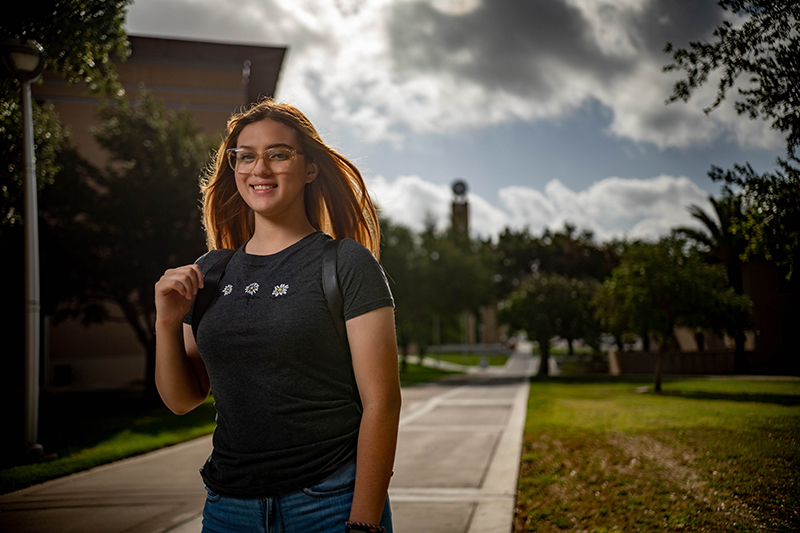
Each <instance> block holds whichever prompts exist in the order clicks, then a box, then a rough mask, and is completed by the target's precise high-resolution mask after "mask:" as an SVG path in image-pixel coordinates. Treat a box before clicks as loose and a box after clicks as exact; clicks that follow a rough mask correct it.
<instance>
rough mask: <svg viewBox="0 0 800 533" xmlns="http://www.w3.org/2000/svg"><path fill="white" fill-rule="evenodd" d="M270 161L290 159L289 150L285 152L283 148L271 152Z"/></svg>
mask: <svg viewBox="0 0 800 533" xmlns="http://www.w3.org/2000/svg"><path fill="white" fill-rule="evenodd" d="M269 159H270V161H286V160H287V159H289V152H284V151H283V150H276V151H274V152H270V153H269Z"/></svg>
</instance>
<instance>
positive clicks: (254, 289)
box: [244, 282, 259, 296]
mask: <svg viewBox="0 0 800 533" xmlns="http://www.w3.org/2000/svg"><path fill="white" fill-rule="evenodd" d="M258 289H259V285H258V283H256V282H253V283H251V284H250V285H248V286H247V287H245V288H244V292H246V293H247V294H249V295H250V296H253V295H255V293H257V292H258Z"/></svg>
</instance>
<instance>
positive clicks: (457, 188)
mask: <svg viewBox="0 0 800 533" xmlns="http://www.w3.org/2000/svg"><path fill="white" fill-rule="evenodd" d="M453 192H454V193H455V194H457V195H458V196H464V195H465V194H467V184H466V183H464V182H463V181H461V180H458V181H455V182H453Z"/></svg>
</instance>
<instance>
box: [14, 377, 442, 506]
mask: <svg viewBox="0 0 800 533" xmlns="http://www.w3.org/2000/svg"><path fill="white" fill-rule="evenodd" d="M449 374H452V372H445V371H442V370H438V369H434V368H426V367H421V366H418V365H412V364H409V365H408V366H407V367H406V370H405V371H403V372H401V384H402V386H404V387H408V386H411V385H415V384H417V383H423V382H426V381H432V380H436V379H440V378H442V377H444V376H446V375H449ZM214 416H215V411H214V404H213V400H212V399H211V398H209V399H208V400H206V402H205V403H203V404H202V405H200V406H199V407H198V408H196V409H194V410H193V411H191V412H190V413H187V414H185V415H182V416H178V415H175V414H173V413H172V412H170V411H169V410H168V409H167V408H166V407H164V406H163V405H162V406H158V407H151V406H150V407H149V406H147V405H146V404H144V402H143V400H142V399H141V398H139V397H134V396H123V395H120V394H108V393H85V394H69V395H59V396H53V397H50V398H44V399H43V401H42V405H41V409H40V419H41V423H40V427H41V428H42V429H41V431H40V434H39V441H40V442H41V443H42V444H43V445H44V446H45V450H46V452H47V453H48V454H57V455H58V457H57V458H55V459H52V460H47V461H41V462H36V463H32V464H26V463H24V462H23V461H21V460H16V461H15V460H13V459H10V458H8V457H2V458H0V460H1V461H2V463H0V494H5V493H8V492H12V491H15V490H19V489H21V488H25V487H28V486H31V485H34V484H37V483H42V482H44V481H48V480H50V479H55V478H58V477H62V476H66V475H68V474H73V473H75V472H80V471H82V470H87V469H89V468H93V467H95V466H100V465H103V464H106V463H110V462H113V461H118V460H120V459H125V458H127V457H132V456H134V455H139V454H142V453H146V452H149V451H153V450H156V449H159V448H163V447H166V446H171V445H173V444H178V443H180V442H185V441H187V440H191V439H194V438H197V437H200V436H203V435H207V434H209V433H211V432H213V431H214V427H215V422H214Z"/></svg>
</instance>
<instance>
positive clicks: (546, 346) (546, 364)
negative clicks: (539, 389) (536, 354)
mask: <svg viewBox="0 0 800 533" xmlns="http://www.w3.org/2000/svg"><path fill="white" fill-rule="evenodd" d="M539 351H540V352H542V356H541V362H540V363H539V372H537V374H536V375H537V376H539V377H547V376H549V375H550V341H549V340H546V341H544V342H542V341H539Z"/></svg>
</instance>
